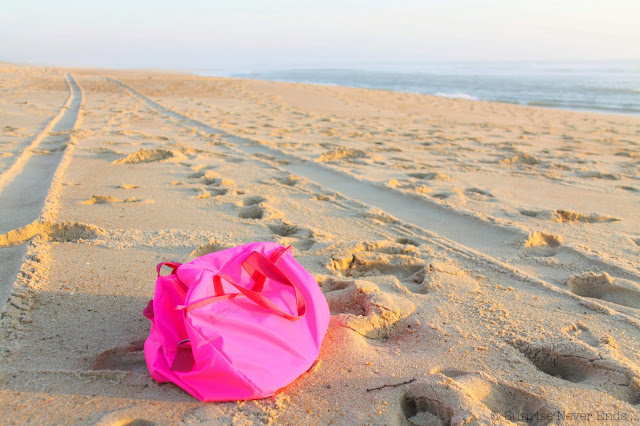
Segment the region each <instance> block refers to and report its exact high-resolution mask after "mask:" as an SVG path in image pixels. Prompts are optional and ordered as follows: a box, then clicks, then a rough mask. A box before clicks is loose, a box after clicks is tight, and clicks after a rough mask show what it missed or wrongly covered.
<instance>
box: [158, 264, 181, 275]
mask: <svg viewBox="0 0 640 426" xmlns="http://www.w3.org/2000/svg"><path fill="white" fill-rule="evenodd" d="M165 265H167V266H168V267H170V268H171V269H172V271H171V273H172V274H175V273H176V269H178V266H180V265H181V263H178V262H162V263H158V266H156V271H158V276H160V270H161V269H162V267H163V266H165Z"/></svg>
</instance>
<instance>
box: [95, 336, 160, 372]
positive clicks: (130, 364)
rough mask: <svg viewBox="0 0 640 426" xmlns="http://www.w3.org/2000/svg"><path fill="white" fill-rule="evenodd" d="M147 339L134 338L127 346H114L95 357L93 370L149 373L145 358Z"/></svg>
mask: <svg viewBox="0 0 640 426" xmlns="http://www.w3.org/2000/svg"><path fill="white" fill-rule="evenodd" d="M144 341H145V339H140V340H134V341H132V342H130V343H129V344H128V345H127V346H121V347H117V348H112V349H109V350H106V351H104V352H102V353H100V354H99V355H98V356H96V357H95V359H94V361H93V364H92V365H91V369H92V370H110V371H130V372H132V373H136V374H140V375H147V374H148V371H149V370H148V369H147V364H146V362H145V360H144V352H143V350H144Z"/></svg>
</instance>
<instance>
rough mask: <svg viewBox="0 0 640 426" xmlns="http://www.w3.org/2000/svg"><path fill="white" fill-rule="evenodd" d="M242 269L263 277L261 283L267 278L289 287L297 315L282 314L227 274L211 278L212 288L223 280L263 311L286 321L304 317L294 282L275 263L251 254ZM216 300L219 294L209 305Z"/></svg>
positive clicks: (270, 303) (301, 302) (258, 292)
mask: <svg viewBox="0 0 640 426" xmlns="http://www.w3.org/2000/svg"><path fill="white" fill-rule="evenodd" d="M242 267H243V268H244V269H245V270H246V271H247V272H248V273H249V275H251V276H254V277H255V276H256V275H259V276H262V277H263V281H264V278H269V279H272V280H274V281H278V282H279V283H282V284H285V285H290V286H291V287H293V291H294V293H295V295H296V308H297V311H298V315H291V314H289V313H287V312H284V311H283V310H281V309H280V308H279V307H278V306H277V305H276V304H275V303H273V302H272V301H271V300H269V299H268V298H267V297H266V296H264V295H263V294H262V293H261V292H260V291H254V290H250V289H248V288H245V287H243V286H241V285H238V284H237V283H236V282H235V281H234V280H233V278H231V277H230V276H229V275H227V274H217V275H214V277H213V284H214V288H221V287H222V283H221V280H222V279H224V280H225V281H226V282H228V283H229V284H231V285H232V286H234V287H235V288H236V289H238V291H239V292H240V293H241V294H242V295H244V296H246V297H247V299H249V300H251V301H252V302H254V303H256V304H257V305H259V306H262V307H263V308H265V309H268V310H271V311H274V312H277V313H279V314H280V315H282V316H283V317H284V318H286V319H288V320H291V321H297V320H299V319H300V318H302V317H304V315H305V314H306V311H307V306H306V303H305V300H304V297H303V296H302V294H301V293H300V292H299V291H298V288H297V287H296V285H295V284H294V282H295V280H291V279H290V278H289V277H288V276H287V274H286V273H285V272H284V271H283V270H282V269H280V268H279V267H278V266H277V265H276V264H275V263H273V262H272V261H271V260H269V259H267V258H266V257H264V255H262V254H260V253H258V252H253V253H251V254H250V255H249V256H248V257H247V258H246V260H245V261H244V262H243V263H242ZM256 272H258V274H256ZM254 279H255V278H254ZM260 290H261V289H260ZM208 299H209V298H208ZM218 300H221V299H220V295H219V294H217V296H214V297H212V298H210V301H211V303H213V302H214V301H218ZM203 302H204V303H203ZM207 302H208V301H207V300H206V299H205V300H200V301H198V302H196V303H195V304H194V305H190V306H188V307H187V309H186V310H187V312H189V311H191V310H192V309H195V308H196V307H198V308H199V307H201V306H204V305H205V304H208V303H207Z"/></svg>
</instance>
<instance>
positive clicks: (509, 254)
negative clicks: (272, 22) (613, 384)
mask: <svg viewBox="0 0 640 426" xmlns="http://www.w3.org/2000/svg"><path fill="white" fill-rule="evenodd" d="M107 80H108V81H110V82H112V83H114V84H116V85H118V86H120V87H121V88H123V89H124V90H125V91H127V92H129V93H130V94H131V95H132V96H133V97H135V98H137V99H138V100H139V101H141V102H142V103H144V104H145V105H147V106H148V107H149V108H151V109H154V110H156V111H158V112H160V113H161V114H164V115H165V116H167V118H169V119H171V120H173V121H174V122H176V124H178V125H180V126H184V127H188V128H195V129H197V130H199V131H201V132H203V133H205V134H218V135H222V137H223V138H224V139H225V140H227V141H228V142H231V143H232V144H234V146H235V147H236V148H237V149H238V150H239V151H242V152H243V153H245V154H249V155H252V156H256V157H254V158H257V159H259V158H258V157H260V156H261V157H264V156H270V157H275V158H278V159H279V160H285V161H282V162H280V161H279V167H280V168H281V169H283V170H286V171H288V172H290V173H293V174H295V175H298V176H301V177H304V178H306V179H309V180H310V181H312V182H315V183H316V184H318V185H320V186H323V187H325V188H327V189H329V190H331V191H334V192H338V193H341V194H342V195H343V196H345V197H347V198H350V199H353V200H356V201H359V202H361V203H364V204H366V205H369V206H373V207H377V208H379V209H381V210H383V211H384V212H386V213H388V214H390V215H392V216H395V217H396V218H397V219H400V220H402V221H404V222H407V223H411V224H414V225H417V226H419V227H420V228H422V229H423V230H425V232H426V234H427V235H430V236H432V237H434V238H438V237H441V238H440V239H444V240H447V241H446V242H445V245H447V246H448V247H449V248H450V249H453V250H456V251H471V252H473V253H475V254H477V255H478V256H480V257H482V258H484V260H485V261H488V262H489V263H492V264H495V265H497V266H500V267H502V268H505V269H506V270H509V271H510V272H511V273H514V274H516V275H518V276H521V277H522V278H524V279H527V280H529V281H533V282H535V281H538V280H539V281H538V282H539V283H540V284H542V285H545V286H546V285H548V284H551V285H552V286H553V287H554V288H555V289H557V290H559V291H561V292H562V293H564V294H567V293H569V292H568V291H567V290H566V287H564V284H565V281H566V279H567V278H569V276H571V274H572V271H588V270H594V269H597V270H601V271H605V272H608V273H609V274H611V275H614V276H618V277H624V278H626V279H628V280H632V281H634V282H636V283H640V276H638V275H637V274H636V273H635V272H634V271H631V270H628V269H625V268H623V267H620V266H617V265H612V264H609V263H607V262H606V261H604V260H602V259H599V258H595V257H590V256H587V255H586V254H584V253H581V252H580V251H577V250H575V249H573V248H571V247H566V246H565V247H562V249H561V250H558V251H561V255H562V262H561V263H560V264H559V265H553V264H549V265H545V266H544V267H539V268H531V267H530V265H527V264H526V259H525V261H523V244H524V243H525V242H526V241H527V240H528V239H529V237H530V235H528V233H527V232H524V231H523V230H519V229H517V228H507V227H504V226H501V225H498V224H495V223H491V222H490V221H488V220H483V219H481V218H478V217H474V216H470V215H468V214H464V213H462V212H457V211H455V210H451V209H450V208H448V207H445V206H442V205H440V204H438V203H435V202H432V201H430V200H427V199H425V198H422V197H420V198H418V197H411V196H408V195H406V194H403V193H401V192H399V191H396V190H394V189H392V188H388V187H385V186H381V185H378V184H375V183H373V182H370V181H366V180H360V179H357V178H355V177H353V176H351V175H348V174H346V173H343V172H341V171H339V170H336V169H333V168H330V167H328V166H326V165H324V164H321V163H318V162H315V161H312V160H309V159H306V158H301V157H298V156H295V155H292V154H289V153H286V152H284V151H281V150H279V149H277V148H273V147H270V146H266V145H264V144H261V143H259V142H258V141H255V140H252V139H249V138H245V137H239V136H235V135H233V134H230V133H228V132H226V131H224V130H221V129H216V128H214V127H211V126H209V125H207V124H205V123H202V122H200V121H197V120H194V119H192V118H189V117H187V116H184V115H182V114H180V113H177V112H175V111H173V110H171V109H168V108H166V107H164V106H162V105H160V104H158V103H157V102H154V101H153V100H151V99H150V98H148V97H146V96H145V95H143V94H141V93H140V92H138V91H137V90H135V89H134V88H132V87H130V86H128V85H126V84H124V83H122V82H120V81H118V80H114V79H111V78H107ZM442 237H444V238H442ZM563 264H564V266H563ZM567 265H569V266H567ZM568 268H570V269H571V270H568ZM558 277H561V278H560V279H558ZM571 296H573V297H578V296H575V295H573V294H572V295H571ZM581 300H584V299H582V298H581ZM598 302H599V301H598ZM585 303H586V304H590V303H595V302H591V301H590V302H586V301H585ZM595 305H598V303H595ZM607 307H608V308H611V305H607ZM621 308H622V307H621ZM623 311H626V310H625V309H623ZM623 315H624V314H623ZM625 316H626V315H625ZM632 316H636V315H632ZM632 322H634V323H635V321H634V320H632Z"/></svg>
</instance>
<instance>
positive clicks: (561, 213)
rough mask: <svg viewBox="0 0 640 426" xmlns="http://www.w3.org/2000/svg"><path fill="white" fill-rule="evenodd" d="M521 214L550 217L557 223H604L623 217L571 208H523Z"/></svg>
mask: <svg viewBox="0 0 640 426" xmlns="http://www.w3.org/2000/svg"><path fill="white" fill-rule="evenodd" d="M520 214H521V215H523V216H529V217H535V218H540V219H549V220H551V221H552V222H555V223H602V222H620V221H621V219H618V218H615V217H611V216H605V215H600V214H597V213H592V214H590V215H584V214H582V213H576V212H572V211H569V210H526V209H521V210H520Z"/></svg>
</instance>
